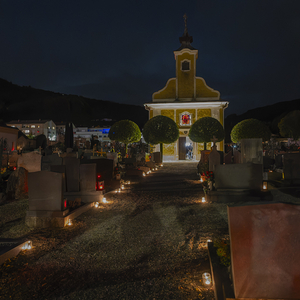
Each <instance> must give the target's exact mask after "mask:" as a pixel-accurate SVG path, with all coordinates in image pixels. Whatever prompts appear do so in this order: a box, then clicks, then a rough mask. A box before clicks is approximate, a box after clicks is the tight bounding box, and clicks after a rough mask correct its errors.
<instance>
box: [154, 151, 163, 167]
mask: <svg viewBox="0 0 300 300" xmlns="http://www.w3.org/2000/svg"><path fill="white" fill-rule="evenodd" d="M152 157H153V160H154V162H155V163H157V164H161V155H160V152H153V153H152Z"/></svg>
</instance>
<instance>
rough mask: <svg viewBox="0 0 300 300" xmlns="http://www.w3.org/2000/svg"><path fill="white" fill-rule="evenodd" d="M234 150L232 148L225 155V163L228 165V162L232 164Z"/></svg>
mask: <svg viewBox="0 0 300 300" xmlns="http://www.w3.org/2000/svg"><path fill="white" fill-rule="evenodd" d="M232 155H233V153H232V150H230V151H229V152H228V153H226V154H225V156H224V162H225V165H228V164H232Z"/></svg>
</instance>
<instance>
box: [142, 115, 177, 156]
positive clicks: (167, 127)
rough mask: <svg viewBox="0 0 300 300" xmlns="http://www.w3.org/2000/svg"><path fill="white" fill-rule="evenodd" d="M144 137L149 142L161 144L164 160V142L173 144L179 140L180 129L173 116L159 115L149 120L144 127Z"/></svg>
mask: <svg viewBox="0 0 300 300" xmlns="http://www.w3.org/2000/svg"><path fill="white" fill-rule="evenodd" d="M143 137H144V139H145V141H146V143H148V144H153V145H156V144H160V153H161V160H162V159H163V144H171V143H174V142H175V141H177V140H178V138H179V129H178V127H177V125H176V123H175V122H174V121H173V120H172V119H171V118H169V117H166V116H162V115H158V116H155V117H153V118H151V119H150V120H149V121H147V123H146V124H145V126H144V128H143Z"/></svg>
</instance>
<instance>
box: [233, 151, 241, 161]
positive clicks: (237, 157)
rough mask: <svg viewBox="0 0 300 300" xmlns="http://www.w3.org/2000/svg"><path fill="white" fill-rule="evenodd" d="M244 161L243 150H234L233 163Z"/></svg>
mask: <svg viewBox="0 0 300 300" xmlns="http://www.w3.org/2000/svg"><path fill="white" fill-rule="evenodd" d="M241 161H242V155H241V152H240V151H238V150H235V149H234V150H233V163H234V164H240V163H241Z"/></svg>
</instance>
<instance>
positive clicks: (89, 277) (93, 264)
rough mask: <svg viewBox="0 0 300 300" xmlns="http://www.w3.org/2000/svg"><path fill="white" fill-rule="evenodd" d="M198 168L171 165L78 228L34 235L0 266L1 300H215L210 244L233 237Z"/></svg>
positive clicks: (112, 198)
mask: <svg viewBox="0 0 300 300" xmlns="http://www.w3.org/2000/svg"><path fill="white" fill-rule="evenodd" d="M196 165H197V163H193V162H185V163H165V164H164V166H163V168H160V169H159V170H158V171H155V172H154V173H151V174H150V175H148V176H146V177H145V178H142V179H140V180H136V181H133V182H132V184H131V185H130V186H127V185H126V189H125V191H123V192H121V193H114V192H111V193H108V194H107V195H106V198H107V200H108V201H109V203H107V204H103V205H101V207H100V208H99V209H96V208H93V209H91V210H89V211H88V212H86V213H84V214H82V215H81V216H79V217H78V218H77V219H76V220H75V221H74V225H73V226H71V227H68V228H62V229H37V230H34V231H32V232H31V233H30V238H31V239H32V241H33V245H34V248H33V249H32V250H30V251H24V252H22V253H21V254H20V255H18V256H17V258H16V259H14V260H13V261H11V262H7V263H6V264H5V265H3V266H1V268H0V272H1V276H2V277H1V289H0V299H141V300H142V299H156V300H157V299H213V291H212V289H211V288H204V287H203V286H202V284H201V282H200V279H201V275H202V273H203V272H204V271H209V262H208V255H207V249H205V244H206V240H207V238H213V239H215V238H223V237H227V236H228V228H227V211H226V204H224V203H218V204H217V203H210V204H208V203H206V204H203V203H201V202H200V201H199V200H200V199H201V197H202V196H203V191H202V187H201V184H200V182H199V178H198V176H197V174H196Z"/></svg>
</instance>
